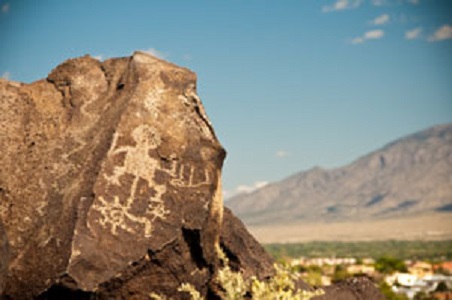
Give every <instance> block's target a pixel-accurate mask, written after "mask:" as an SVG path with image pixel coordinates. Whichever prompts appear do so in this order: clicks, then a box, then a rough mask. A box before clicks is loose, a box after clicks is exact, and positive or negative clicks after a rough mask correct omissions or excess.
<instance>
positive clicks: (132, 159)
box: [93, 125, 169, 237]
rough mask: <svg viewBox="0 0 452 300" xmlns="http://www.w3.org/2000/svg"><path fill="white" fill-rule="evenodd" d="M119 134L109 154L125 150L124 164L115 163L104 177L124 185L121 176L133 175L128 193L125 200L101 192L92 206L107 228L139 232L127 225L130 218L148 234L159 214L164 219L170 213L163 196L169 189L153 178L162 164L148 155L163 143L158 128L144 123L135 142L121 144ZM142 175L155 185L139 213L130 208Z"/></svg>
mask: <svg viewBox="0 0 452 300" xmlns="http://www.w3.org/2000/svg"><path fill="white" fill-rule="evenodd" d="M118 138H119V135H118V134H115V136H114V137H113V143H112V145H111V148H110V150H109V152H108V154H107V156H108V157H112V156H115V155H118V154H121V153H125V160H124V164H123V165H122V166H115V167H114V170H113V175H111V176H110V175H104V179H106V180H107V181H108V183H109V184H114V185H117V186H121V182H120V179H121V177H122V176H124V175H127V174H130V175H133V182H132V184H131V186H130V190H129V197H128V198H127V199H125V201H123V202H122V201H121V199H120V198H119V197H118V196H114V197H113V198H114V199H113V201H111V200H107V199H105V198H104V197H102V196H99V197H98V198H97V201H96V202H95V204H94V205H93V209H94V210H97V211H98V212H99V213H100V214H101V215H102V219H101V220H100V221H99V224H101V225H102V226H103V227H104V228H107V227H109V228H110V230H111V233H112V234H114V235H117V234H118V228H120V229H123V230H125V231H127V232H131V233H136V231H135V229H133V228H132V227H130V226H128V225H127V222H132V223H138V224H140V225H142V226H143V227H144V235H145V236H146V237H149V236H151V234H152V222H153V221H154V220H155V219H157V218H161V219H165V217H166V215H167V214H168V213H169V212H168V211H167V210H165V207H164V203H163V200H162V196H163V194H165V192H166V186H164V185H161V184H157V183H156V182H155V181H154V176H155V171H156V169H157V167H158V166H159V161H158V160H157V159H155V158H153V157H151V156H149V151H150V150H152V149H156V148H157V147H158V146H159V145H160V144H161V139H160V136H159V134H158V133H157V131H156V130H155V128H153V127H150V126H148V125H141V126H138V127H136V128H135V129H134V130H133V132H132V138H133V139H134V141H135V142H136V145H135V146H128V145H127V146H119V147H118V146H117V143H118ZM140 179H144V180H146V181H147V183H148V187H149V188H152V189H153V190H154V191H155V194H154V195H153V196H152V197H151V198H150V199H148V205H147V209H146V211H145V212H144V213H143V215H142V216H137V215H135V214H132V213H131V208H132V205H133V202H134V201H135V194H136V191H137V185H138V181H139V180H140ZM136 201H138V200H136Z"/></svg>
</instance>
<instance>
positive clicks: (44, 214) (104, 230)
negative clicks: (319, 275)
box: [0, 52, 272, 299]
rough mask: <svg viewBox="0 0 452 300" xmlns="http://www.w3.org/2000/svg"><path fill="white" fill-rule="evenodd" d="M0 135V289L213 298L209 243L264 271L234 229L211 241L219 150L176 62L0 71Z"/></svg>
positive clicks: (12, 293) (189, 76)
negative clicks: (186, 288)
mask: <svg viewBox="0 0 452 300" xmlns="http://www.w3.org/2000/svg"><path fill="white" fill-rule="evenodd" d="M0 143H1V147H0V148H1V151H2V155H1V156H0V160H1V169H0V217H1V222H3V224H4V227H5V230H6V233H7V235H8V240H9V248H10V250H9V252H10V254H9V263H8V267H7V269H8V270H7V274H6V272H4V273H5V275H6V277H5V278H4V279H5V280H3V281H2V283H3V282H4V283H5V284H4V291H3V293H4V296H5V297H11V298H13V299H29V298H34V297H38V296H39V295H40V297H41V299H46V298H51V297H55V296H58V295H60V296H64V295H66V296H67V295H72V296H74V295H75V296H76V297H77V299H78V298H84V297H85V298H89V297H91V296H92V295H96V296H97V297H105V298H109V297H125V298H127V299H129V298H130V297H132V296H133V297H137V299H141V297H147V296H148V295H149V293H150V292H155V293H158V294H162V295H166V296H170V297H176V298H180V297H183V295H181V294H177V293H178V292H177V288H178V287H179V286H180V284H181V283H183V282H189V283H192V284H193V285H194V286H195V287H196V288H198V290H200V291H201V292H202V294H204V295H207V294H208V293H210V294H211V295H213V294H215V291H214V288H213V287H212V284H211V282H212V278H213V276H214V274H215V273H216V271H217V269H218V255H217V249H218V248H219V246H220V244H221V245H222V247H223V248H225V249H226V250H228V251H229V253H230V255H232V256H233V258H234V259H235V261H236V262H238V263H239V265H238V266H239V267H243V268H245V269H247V270H248V272H249V273H250V274H252V273H254V274H256V273H259V275H261V276H264V277H265V276H269V275H271V272H272V269H271V259H270V258H269V257H268V255H266V254H265V252H264V251H261V252H259V255H262V257H261V258H260V259H257V260H256V261H255V262H253V264H252V265H249V266H245V265H244V264H243V263H242V261H245V260H246V259H242V260H241V259H240V258H241V257H242V258H243V253H248V252H246V251H245V252H243V253H236V254H234V253H233V252H231V251H233V250H230V249H236V250H238V251H241V250H240V247H235V248H234V245H232V244H231V240H234V238H236V233H234V232H233V233H230V234H229V235H228V238H227V239H226V240H225V242H223V243H221V242H220V240H221V238H220V233H221V229H222V223H223V219H222V218H223V203H222V192H221V167H222V164H223V160H224V157H225V151H224V150H223V148H222V146H221V145H220V143H219V142H218V140H217V138H216V136H215V133H214V131H213V128H212V125H211V123H210V121H209V119H208V117H207V115H206V113H205V111H204V108H203V106H202V104H201V101H200V99H199V97H198V96H197V94H196V75H195V74H194V73H193V72H191V71H189V70H187V69H184V68H181V67H178V66H175V65H173V64H170V63H168V62H166V61H163V60H160V59H158V58H156V57H153V56H150V55H148V54H145V53H141V52H136V53H134V55H133V56H132V57H127V58H118V59H110V60H107V61H104V62H99V61H97V60H95V59H93V58H91V57H89V56H85V57H81V58H76V59H71V60H68V61H66V62H64V63H63V64H61V65H60V66H58V67H56V68H55V69H54V70H53V71H52V72H51V73H50V74H49V76H48V77H47V78H46V79H44V80H40V81H37V82H34V83H31V84H22V83H17V82H11V81H6V80H1V81H0ZM228 216H229V215H228ZM231 222H233V223H234V224H236V223H237V224H236V225H237V226H241V224H238V222H239V221H238V220H236V219H234V221H231ZM228 224H229V223H228ZM234 226H235V225H234ZM234 226H232V227H231V225H230V224H229V225H228V228H234ZM231 236H232V237H233V238H231ZM243 238H244V239H247V240H249V241H250V243H251V244H253V245H255V246H256V247H260V246H258V244H257V242H255V240H254V239H253V238H252V237H251V236H249V235H248V233H245V234H244V236H243ZM2 243H3V240H2ZM5 245H6V240H5ZM229 248H230V249H229ZM260 249H261V248H260ZM243 250H246V249H243ZM261 250H262V249H261ZM248 254H250V253H248ZM2 255H3V254H2ZM251 255H256V253H255V252H253V253H251ZM4 257H5V258H6V256H4ZM259 260H261V262H258V261H259ZM2 264H3V260H2ZM5 266H6V263H5ZM1 267H3V265H2V266H1ZM0 269H1V268H0ZM5 269H6V267H5ZM1 275H2V274H0V276H1ZM71 293H73V294H71ZM74 293H75V294H74Z"/></svg>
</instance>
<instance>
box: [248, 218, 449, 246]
mask: <svg viewBox="0 0 452 300" xmlns="http://www.w3.org/2000/svg"><path fill="white" fill-rule="evenodd" d="M248 230H250V232H251V233H252V234H253V235H254V237H256V238H257V240H258V241H259V242H261V243H263V244H269V243H298V242H311V241H382V240H452V214H451V213H432V214H427V215H421V216H413V217H405V218H398V219H381V220H371V221H354V222H348V221H345V222H331V223H320V222H319V223H316V222H299V223H293V224H281V225H265V226H248Z"/></svg>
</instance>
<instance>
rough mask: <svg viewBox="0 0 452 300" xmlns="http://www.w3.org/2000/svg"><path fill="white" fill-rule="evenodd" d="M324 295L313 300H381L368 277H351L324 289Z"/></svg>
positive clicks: (381, 297) (380, 295) (379, 294)
mask: <svg viewBox="0 0 452 300" xmlns="http://www.w3.org/2000/svg"><path fill="white" fill-rule="evenodd" d="M323 290H324V291H325V294H324V295H322V296H317V297H314V298H313V299H315V300H383V299H385V298H384V296H383V295H382V294H381V292H380V291H379V290H378V288H377V287H376V286H375V283H374V282H373V281H372V280H371V279H370V278H368V277H365V276H362V277H353V278H348V279H346V280H343V281H341V282H338V283H337V284H334V285H331V286H327V287H324V288H323Z"/></svg>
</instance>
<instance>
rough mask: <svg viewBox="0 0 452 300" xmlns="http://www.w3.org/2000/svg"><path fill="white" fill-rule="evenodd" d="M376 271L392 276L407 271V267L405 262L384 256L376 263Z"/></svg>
mask: <svg viewBox="0 0 452 300" xmlns="http://www.w3.org/2000/svg"><path fill="white" fill-rule="evenodd" d="M375 269H376V270H377V271H379V272H380V273H383V274H391V273H394V272H396V271H399V272H406V271H407V268H406V265H405V263H404V262H403V260H401V259H398V258H394V257H390V256H383V257H380V258H379V259H377V261H376V262H375Z"/></svg>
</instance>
